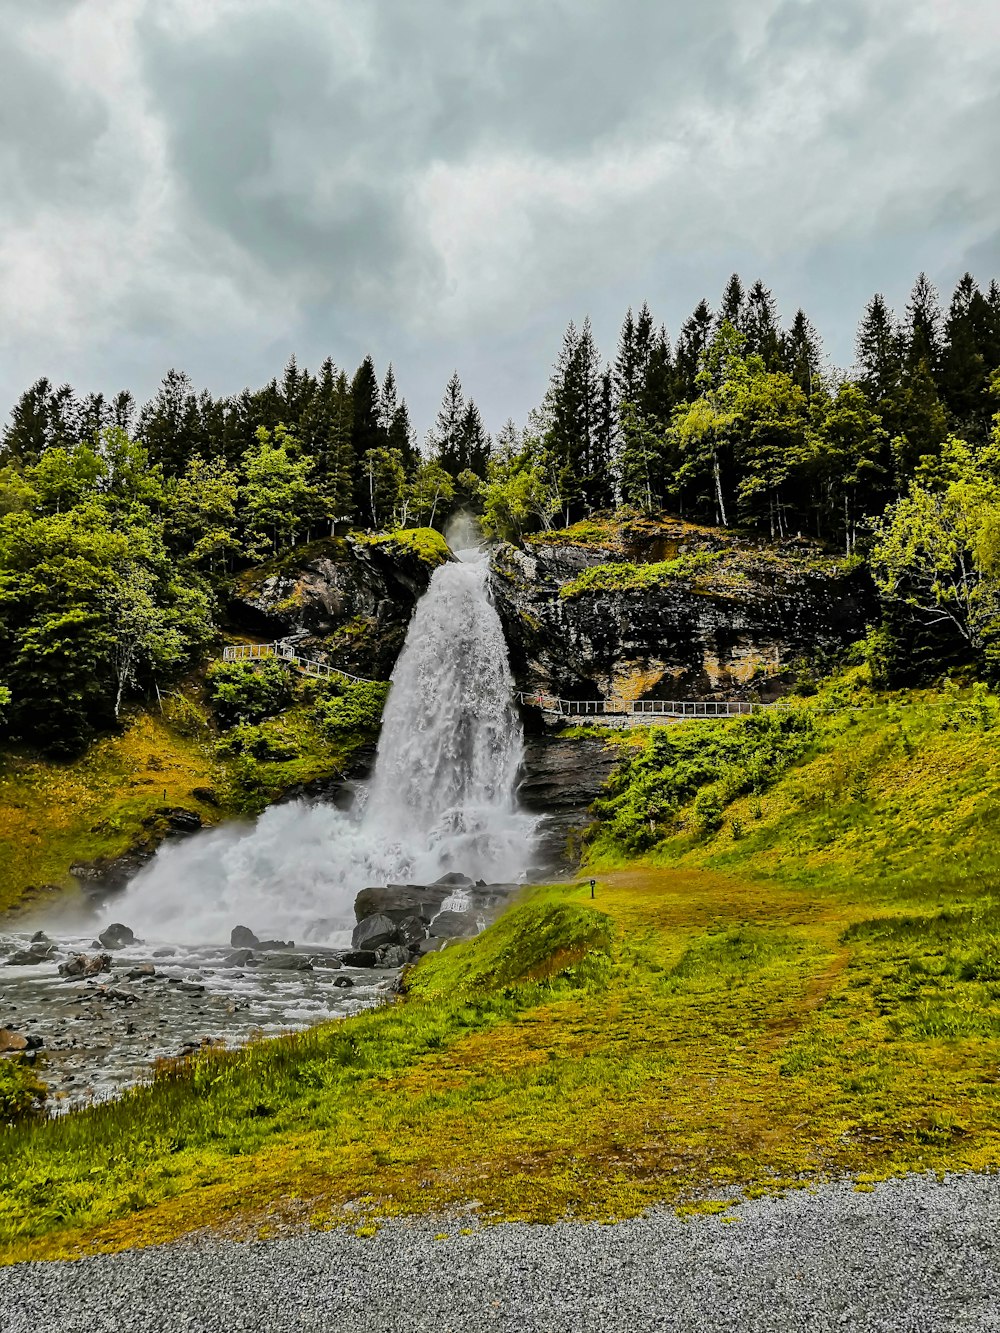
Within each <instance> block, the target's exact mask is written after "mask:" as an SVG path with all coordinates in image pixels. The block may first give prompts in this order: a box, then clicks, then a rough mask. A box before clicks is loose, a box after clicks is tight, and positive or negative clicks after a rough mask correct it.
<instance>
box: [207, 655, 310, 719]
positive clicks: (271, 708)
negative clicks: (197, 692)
mask: <svg viewBox="0 0 1000 1333" xmlns="http://www.w3.org/2000/svg"><path fill="white" fill-rule="evenodd" d="M207 680H208V690H209V698H210V700H211V702H212V708H213V710H214V712H215V716H216V718H217V720H218V723H219V726H220V727H233V726H235V725H236V724H237V723H238V722H250V723H256V722H263V721H264V719H265V718H268V717H274V716H275V714H276V713H281V712H283V711H284V709H286V708H287V707H288V706H289V705H290V704H291V702H292V685H291V681H290V680H289V678H288V669H287V668H286V667H285V666H283V665H282V664H281V663H280V662H279V661H278V660H277V659H276V658H270V659H265V660H264V661H259V662H215V663H213V665H212V666H210V667H209V669H208V673H207Z"/></svg>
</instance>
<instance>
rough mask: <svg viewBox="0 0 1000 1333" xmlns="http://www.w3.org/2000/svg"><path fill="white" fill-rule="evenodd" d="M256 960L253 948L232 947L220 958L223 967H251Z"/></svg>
mask: <svg viewBox="0 0 1000 1333" xmlns="http://www.w3.org/2000/svg"><path fill="white" fill-rule="evenodd" d="M256 962H257V959H256V958H255V957H254V953H253V949H234V950H233V952H232V953H230V954H227V955H226V956H225V958H223V960H222V966H223V967H253V966H254V964H255V963H256Z"/></svg>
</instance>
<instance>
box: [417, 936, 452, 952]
mask: <svg viewBox="0 0 1000 1333" xmlns="http://www.w3.org/2000/svg"><path fill="white" fill-rule="evenodd" d="M443 947H444V939H443V938H442V937H441V936H440V935H432V936H431V937H430V939H426V940H421V941H420V943H419V944H418V945H416V946H415V947H414V949H413V950H412V953H413V956H414V958H423V957H424V955H425V954H428V953H435V952H436V951H437V950H438V949H441V948H443Z"/></svg>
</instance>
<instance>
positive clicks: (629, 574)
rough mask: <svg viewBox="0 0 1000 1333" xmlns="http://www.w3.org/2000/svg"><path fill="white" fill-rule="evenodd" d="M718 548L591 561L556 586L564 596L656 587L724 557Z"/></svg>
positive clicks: (685, 576) (689, 574)
mask: <svg viewBox="0 0 1000 1333" xmlns="http://www.w3.org/2000/svg"><path fill="white" fill-rule="evenodd" d="M723 557H724V553H723V552H721V551H695V552H693V553H691V554H690V555H679V556H676V557H675V558H674V559H673V560H661V561H656V562H653V563H651V564H646V565H634V564H629V563H628V562H627V561H624V560H622V561H613V562H609V563H608V564H603V565H591V566H590V568H589V569H585V570H584V571H583V573H582V574H578V575H577V577H576V578H575V579H570V580H568V581H567V582H566V583H564V584H563V585H562V587H561V588H560V589H559V596H560V597H564V598H571V597H581V596H583V595H584V594H585V593H600V592H625V591H628V590H631V589H639V588H650V587H656V586H658V585H659V584H663V583H670V582H673V581H674V580H680V579H691V578H694V577H695V575H697V574H699V573H700V572H701V571H702V570H706V569H709V568H710V567H711V566H712V565H714V564H716V563H717V562H718V561H720V560H721V559H723Z"/></svg>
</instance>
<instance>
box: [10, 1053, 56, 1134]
mask: <svg viewBox="0 0 1000 1333" xmlns="http://www.w3.org/2000/svg"><path fill="white" fill-rule="evenodd" d="M47 1096H48V1090H47V1088H46V1087H45V1084H44V1083H43V1082H42V1081H41V1079H40V1078H39V1077H38V1075H37V1074H36V1073H35V1071H34V1070H33V1069H32V1067H31V1066H30V1065H27V1064H25V1063H24V1062H23V1061H22V1060H11V1059H10V1058H6V1059H0V1125H13V1124H15V1123H16V1122H17V1121H19V1120H30V1119H31V1118H33V1117H34V1116H37V1115H40V1114H41V1111H42V1107H43V1105H44V1103H45V1098H46V1097H47Z"/></svg>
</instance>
